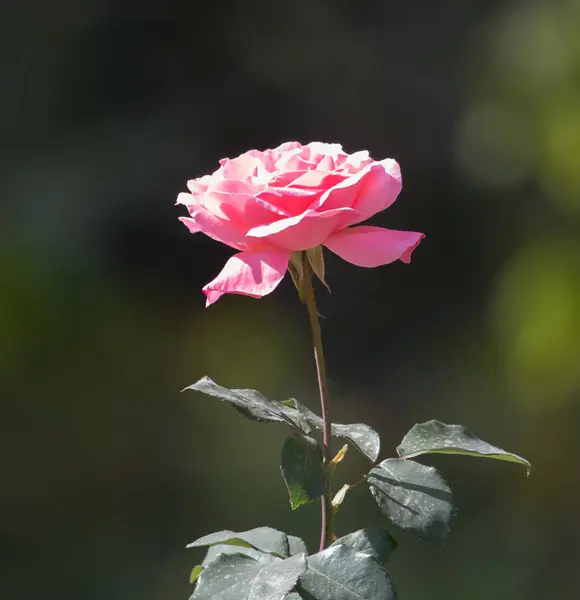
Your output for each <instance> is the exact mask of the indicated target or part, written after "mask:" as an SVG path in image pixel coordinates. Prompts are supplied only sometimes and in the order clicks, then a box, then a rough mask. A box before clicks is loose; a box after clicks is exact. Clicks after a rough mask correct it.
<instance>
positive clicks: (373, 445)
mask: <svg viewBox="0 0 580 600" xmlns="http://www.w3.org/2000/svg"><path fill="white" fill-rule="evenodd" d="M285 405H286V406H288V407H289V410H292V408H290V406H293V407H294V411H295V412H294V411H293V412H291V413H287V414H288V416H289V417H291V418H294V419H296V420H302V421H306V422H307V423H308V424H309V425H311V426H312V427H314V429H317V430H318V431H322V429H323V422H322V419H321V418H320V417H319V416H318V415H317V414H316V413H313V412H312V411H311V410H310V409H309V408H308V407H306V406H304V404H301V403H300V402H298V400H295V399H293V398H292V399H291V400H289V401H287V402H286V403H285ZM296 413H297V414H298V415H299V417H297V416H296ZM331 434H332V436H333V437H340V438H344V439H345V440H348V441H349V442H350V443H351V444H352V445H353V446H354V447H355V448H356V449H357V450H358V451H359V452H360V453H361V454H363V455H364V456H366V457H367V458H368V459H369V460H371V461H372V462H375V461H376V460H377V458H378V457H379V452H380V449H381V440H380V438H379V434H378V433H377V432H376V431H375V430H374V429H373V428H372V427H370V426H369V425H365V424H364V423H350V424H347V425H342V424H340V423H333V424H332V429H331Z"/></svg>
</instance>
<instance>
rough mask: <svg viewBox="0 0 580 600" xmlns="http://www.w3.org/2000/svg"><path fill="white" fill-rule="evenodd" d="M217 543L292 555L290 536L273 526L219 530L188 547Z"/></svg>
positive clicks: (285, 556) (281, 555) (285, 555)
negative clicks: (239, 531)
mask: <svg viewBox="0 0 580 600" xmlns="http://www.w3.org/2000/svg"><path fill="white" fill-rule="evenodd" d="M295 539H299V538H295ZM217 544H225V545H228V546H243V547H245V548H252V549H253V550H258V551H260V552H269V553H270V554H274V555H276V556H280V557H283V558H287V557H289V556H290V545H289V541H288V536H287V535H286V534H285V533H284V532H283V531H278V530H277V529H272V528H271V527H256V528H255V529H250V530H248V531H242V532H241V533H236V532H234V531H228V530H224V531H217V532H216V533H210V534H209V535H204V536H203V537H200V538H199V539H197V540H195V541H194V542H191V544H188V545H187V546H186V547H187V548H199V547H203V546H215V545H217Z"/></svg>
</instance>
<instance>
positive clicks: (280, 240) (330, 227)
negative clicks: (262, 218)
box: [247, 208, 360, 251]
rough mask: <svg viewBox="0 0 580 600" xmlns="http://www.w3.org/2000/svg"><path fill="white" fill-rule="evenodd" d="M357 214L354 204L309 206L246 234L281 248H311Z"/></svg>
mask: <svg viewBox="0 0 580 600" xmlns="http://www.w3.org/2000/svg"><path fill="white" fill-rule="evenodd" d="M354 214H355V211H353V210H352V209H351V208H335V209H334V210H328V211H326V212H316V211H314V210H307V211H305V212H303V213H302V214H301V215H298V216H296V217H289V218H288V219H280V220H279V221H275V222H273V223H268V224H267V225H260V226H259V227H253V228H252V229H250V230H249V231H248V233H247V236H248V237H249V238H252V237H253V238H260V239H263V240H264V241H265V242H268V243H269V244H272V245H274V246H277V247H279V248H286V249H288V250H296V251H297V250H308V249H310V248H314V247H316V246H319V245H320V244H322V243H323V242H324V241H325V240H326V239H327V238H328V237H329V236H330V235H332V234H333V233H334V232H335V231H337V230H338V229H340V228H341V227H344V223H345V221H346V220H348V221H349V222H350V221H351V220H353V219H356V216H353V215H354ZM359 220H360V219H359Z"/></svg>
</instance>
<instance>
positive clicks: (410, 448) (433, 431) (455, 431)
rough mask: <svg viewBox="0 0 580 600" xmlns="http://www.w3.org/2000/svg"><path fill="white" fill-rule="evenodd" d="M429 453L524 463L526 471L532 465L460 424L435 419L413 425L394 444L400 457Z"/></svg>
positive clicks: (528, 471)
mask: <svg viewBox="0 0 580 600" xmlns="http://www.w3.org/2000/svg"><path fill="white" fill-rule="evenodd" d="M430 453H435V454H465V455H467V456H479V457H483V458H494V459H496V460H505V461H508V462H515V463H519V464H521V465H524V466H525V467H526V470H527V473H528V475H529V473H530V470H531V465H530V463H529V462H528V461H527V460H526V459H525V458H522V457H521V456H518V455H517V454H513V453H512V452H506V451H505V450H504V449H503V448H498V447H496V446H492V445H491V444H488V443H487V442H484V441H483V440H480V439H479V438H478V437H476V436H475V435H473V433H471V432H470V431H468V430H467V429H466V428H465V427H464V426H463V425H446V424H445V423H441V421H436V420H435V419H433V420H431V421H427V422H426V423H417V424H416V425H413V427H412V428H411V429H410V430H409V432H408V433H407V434H406V435H405V437H404V438H403V441H402V442H401V444H400V445H399V447H398V448H397V454H398V455H399V456H400V457H401V458H413V457H415V456H419V455H420V454H430Z"/></svg>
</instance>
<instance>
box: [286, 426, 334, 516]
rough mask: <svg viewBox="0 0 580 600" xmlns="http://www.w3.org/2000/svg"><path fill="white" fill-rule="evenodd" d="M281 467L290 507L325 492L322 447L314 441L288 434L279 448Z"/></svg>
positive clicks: (296, 506)
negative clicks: (280, 448)
mask: <svg viewBox="0 0 580 600" xmlns="http://www.w3.org/2000/svg"><path fill="white" fill-rule="evenodd" d="M280 468H281V471H282V477H283V478H284V482H285V483H286V488H287V489H288V496H289V498H290V506H291V507H292V510H295V509H297V508H298V507H300V506H302V505H303V504H308V503H309V502H312V501H313V500H316V499H317V498H320V496H322V494H323V493H324V469H323V466H322V450H321V448H320V446H319V445H318V444H317V443H316V440H313V439H311V438H308V437H306V436H298V435H291V436H290V437H289V438H288V439H287V440H286V442H285V443H284V446H283V447H282V457H281V466H280Z"/></svg>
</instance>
